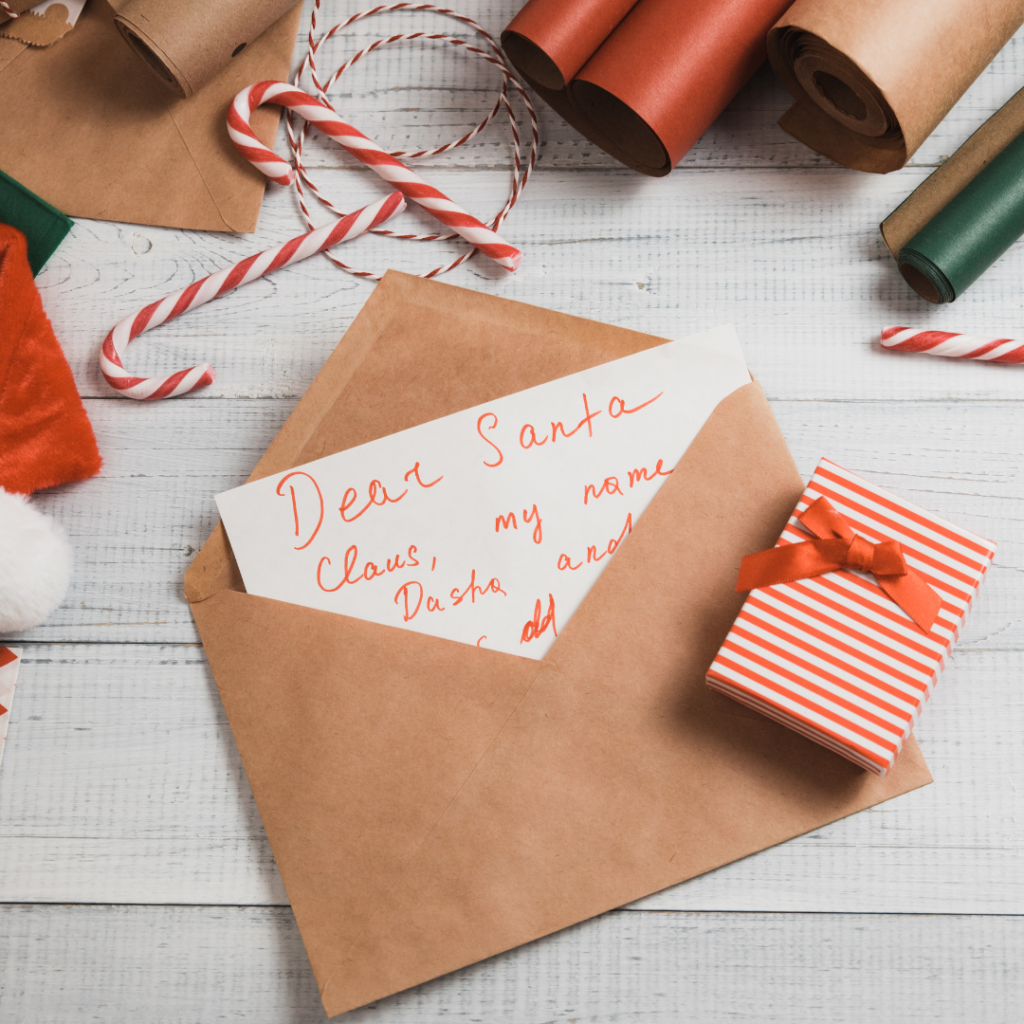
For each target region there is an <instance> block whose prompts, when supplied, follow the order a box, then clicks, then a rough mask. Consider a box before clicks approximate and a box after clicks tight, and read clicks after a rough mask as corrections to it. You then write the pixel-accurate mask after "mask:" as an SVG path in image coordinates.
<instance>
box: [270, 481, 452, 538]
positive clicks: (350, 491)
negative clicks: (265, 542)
mask: <svg viewBox="0 0 1024 1024" xmlns="http://www.w3.org/2000/svg"><path fill="white" fill-rule="evenodd" d="M409 477H413V478H414V481H415V483H417V484H418V485H419V486H420V487H423V488H427V487H433V486H434V485H435V484H439V483H440V482H441V481H442V480H443V479H444V477H443V476H439V477H438V478H437V479H436V480H431V481H430V482H429V483H427V482H426V481H425V480H424V479H423V478H422V477H421V476H420V464H419V463H418V462H417V463H416V465H415V466H413V467H412V469H410V470H409V472H408V473H406V474H405V476H404V477H403V479H404V480H405V482H406V483H407V484H408V483H409V482H410V480H409ZM302 479H305V480H308V481H309V483H310V484H312V485H313V491H315V492H316V498H315V501H314V500H312V499H313V492H311V491H309V484H307V485H305V487H304V488H303V490H304V491H305V492H306V494H307V497H305V498H304V499H303V501H302V505H303V507H304V508H305V509H306V514H305V517H304V518H305V521H306V522H307V523H308V522H310V521H312V515H311V514H310V510H311V509H315V510H316V526H314V527H313V532H312V533H311V534H310V535H309V539H308V540H306V541H305V542H304V543H302V544H296V545H295V550H296V551H302V550H303V549H304V548H308V547H309V545H310V544H312V543H313V539H314V538H315V537H316V535H317V534H318V533H319V532H320V527H321V526H323V522H324V495H323V492H322V491H321V490H320V485H319V484H318V483H317V482H316V480H315V479H314V478H313V477H312V476H310V475H309V473H305V472H303V471H302V470H301V469H296V470H293V471H292V472H291V473H286V474H285V475H284V476H283V477H281V480H280V482H279V483H278V485H277V493H278V494H279V495H280V496H281V497H284V493H285V490H284V489H285V485H286V484H287V485H288V493H289V495H290V497H291V500H292V515H293V516H294V518H295V536H296V538H299V537H301V536H302V532H303V531H302V530H301V528H300V520H301V519H302V518H303V517H302V516H300V515H299V504H300V502H299V498H298V494H297V493H296V490H295V488H296V484H298V483H299V481H300V480H302ZM289 481H292V482H289ZM408 493H409V488H408V487H406V489H405V490H404V491H402V493H401V494H398V495H395V496H394V497H392V496H391V495H390V494H388V489H387V487H385V486H384V484H382V483H381V482H380V480H371V481H370V484H369V486H368V487H367V488H366V497H367V501H366V503H365V504H364V505H363V507H362V508H360V509H359V510H358V511H357V512H354V513H352V509H353V507H354V506H355V505H357V504H358V502H359V492H358V491H357V490H356V489H355V488H354V487H348V488H346V490H345V493H344V495H342V498H341V505H340V506H339V507H338V512H339V513H340V515H341V518H342V519H343V520H344V521H345V522H346V523H354V522H355V521H356V520H357V519H358V518H359V517H360V516H361V515H363V514H364V513H365V512H368V511H369V510H370V509H371V508H373V507H374V506H377V507H380V506H382V505H393V504H395V503H396V502H399V501H401V500H402V499H403V498H404V497H405V496H406V495H407V494H408ZM349 513H352V514H349Z"/></svg>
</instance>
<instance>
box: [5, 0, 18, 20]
mask: <svg viewBox="0 0 1024 1024" xmlns="http://www.w3.org/2000/svg"><path fill="white" fill-rule="evenodd" d="M0 8H2V9H3V10H4V11H5V12H6V13H7V16H8V17H9V18H20V17H21V15H20V14H15V13H14V11H12V10H11V9H10V7H9V6H8V5H7V0H0Z"/></svg>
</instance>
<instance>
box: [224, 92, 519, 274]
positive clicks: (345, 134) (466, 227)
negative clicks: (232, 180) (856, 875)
mask: <svg viewBox="0 0 1024 1024" xmlns="http://www.w3.org/2000/svg"><path fill="white" fill-rule="evenodd" d="M264 103H276V104H277V105H278V106H281V107H285V108H287V109H288V110H291V111H293V112H294V113H296V114H298V115H299V116H300V117H302V118H303V119H304V120H306V121H307V122H308V123H310V124H312V125H313V126H314V127H316V128H318V129H319V130H320V131H321V132H323V133H324V134H325V135H327V136H329V137H330V138H332V139H334V141H335V142H337V143H338V144H339V145H341V146H342V147H343V148H344V149H346V150H347V151H348V152H349V153H351V154H352V155H353V156H354V157H355V158H356V159H357V160H359V161H360V162H361V163H364V164H366V166H367V167H369V168H371V170H373V171H375V172H376V173H377V174H379V175H380V176H381V177H382V178H383V179H384V180H385V181H387V182H388V183H389V184H391V185H394V186H395V188H397V189H399V190H400V191H401V192H402V193H403V195H405V197H406V198H407V199H412V200H413V201H414V202H416V203H419V205H420V206H422V207H423V208H424V209H425V210H427V211H428V212H429V213H431V214H432V215H433V216H434V217H436V218H437V219H438V220H439V221H440V222H441V223H442V224H445V225H446V226H448V227H450V228H452V230H454V231H456V232H458V234H460V235H461V236H462V237H463V238H465V239H466V241H467V242H469V243H470V244H471V245H472V246H473V247H474V248H476V249H479V250H480V252H482V253H483V254H484V255H485V256H488V257H490V258H491V259H492V260H494V262H495V263H497V264H499V266H502V267H504V268H505V269H506V270H509V271H512V270H515V269H516V267H518V266H519V262H520V260H521V259H522V258H523V254H522V253H521V252H520V251H519V250H518V249H516V248H515V246H512V245H509V244H508V242H506V241H505V240H504V239H503V238H501V236H500V235H498V234H497V232H495V231H492V230H491V229H490V228H489V227H487V225H486V224H483V223H482V222H481V221H479V220H477V219H476V217H474V216H472V215H471V214H469V213H467V212H466V211H465V210H463V209H462V207H460V206H458V205H456V204H455V203H453V202H452V201H451V200H450V199H449V198H448V197H447V196H446V195H445V194H444V193H443V192H439V191H438V190H437V189H436V188H434V186H433V185H430V184H428V183H427V182H426V181H424V180H423V179H422V178H421V177H420V176H419V175H418V174H416V173H415V172H414V171H411V170H410V169H409V168H408V167H406V166H405V164H403V163H402V162H401V160H398V159H397V158H396V157H393V156H391V154H390V153H388V152H387V151H386V150H384V149H381V147H380V146H378V145H377V143H376V142H374V141H373V140H372V139H368V138H367V137H366V136H365V135H364V134H363V133H362V132H361V131H359V130H358V129H357V128H353V127H352V125H350V124H346V123H345V122H344V121H342V119H341V118H340V117H339V116H338V115H337V114H336V113H335V112H334V111H333V110H332V109H331V108H330V107H329V106H327V105H326V104H324V103H321V102H320V100H318V99H316V98H315V97H313V96H310V95H309V93H307V92H303V91H302V90H301V89H296V88H295V87H294V86H292V85H289V84H288V83H287V82H257V83H256V84H255V85H250V86H249V87H248V88H247V89H243V90H242V91H241V92H240V93H239V94H238V95H237V96H236V97H235V99H234V102H233V103H232V104H231V107H230V109H229V110H228V134H229V135H230V136H231V141H232V142H234V144H235V146H236V147H237V148H238V151H239V152H240V153H241V154H242V156H244V157H245V158H246V160H248V161H249V162H250V163H251V164H252V165H253V166H254V167H256V168H257V169H258V170H260V171H261V172H262V173H263V174H265V175H266V176H267V177H268V178H270V180H271V181H275V182H277V183H278V184H279V185H290V184H291V183H292V182H293V181H294V180H295V171H294V169H293V168H292V166H291V164H289V163H288V161H287V160H284V159H283V158H282V157H279V156H278V155H277V154H276V153H275V152H274V151H273V150H271V149H268V148H267V147H266V146H264V145H263V143H262V142H260V140H259V139H258V138H256V135H255V134H254V133H253V130H252V128H251V127H250V126H249V119H250V118H251V117H252V112H253V111H254V110H255V109H256V108H257V107H259V106H261V105H262V104H264Z"/></svg>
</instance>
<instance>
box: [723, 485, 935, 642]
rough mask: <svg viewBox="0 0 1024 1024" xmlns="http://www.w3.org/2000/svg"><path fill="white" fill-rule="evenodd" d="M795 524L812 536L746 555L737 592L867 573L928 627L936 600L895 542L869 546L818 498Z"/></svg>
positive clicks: (913, 616) (883, 541)
mask: <svg viewBox="0 0 1024 1024" xmlns="http://www.w3.org/2000/svg"><path fill="white" fill-rule="evenodd" d="M799 522H800V525H801V526H803V527H804V529H806V530H807V531H808V533H811V534H813V535H814V537H815V538H816V539H815V540H808V541H800V542H798V543H796V544H784V545H782V546H781V547H776V548H768V549H767V550H766V551H758V552H755V553H754V554H752V555H746V556H745V557H744V559H743V561H742V563H741V564H740V574H739V579H738V580H737V581H736V591H737V593H742V592H744V591H747V590H757V589H758V588H759V587H771V586H775V585H777V584H781V583H793V582H795V581H796V580H804V579H811V578H812V577H815V576H823V575H825V574H826V573H829V572H835V571H836V570H838V569H855V570H858V571H860V572H867V573H871V574H872V575H873V576H874V577H875V582H876V583H877V584H878V586H879V587H880V588H881V590H882V592H883V593H884V594H885V595H886V596H887V597H889V599H890V600H892V601H894V602H895V603H896V604H897V605H899V607H900V608H902V609H903V611H905V612H906V613H907V615H909V616H910V618H911V619H913V621H914V622H915V623H916V624H917V626H918V627H919V628H920V629H922V630H923V631H924V632H925V633H927V632H928V631H929V630H930V629H931V628H932V626H933V625H934V624H935V620H936V619H937V618H938V615H939V609H940V608H941V607H942V599H941V598H940V597H939V595H938V594H937V593H936V592H935V591H934V590H933V589H932V588H931V587H930V586H929V585H928V583H926V582H925V580H924V579H923V578H922V577H921V576H920V575H919V574H918V573H916V572H915V571H914V570H913V569H912V568H910V566H909V565H907V560H906V558H905V557H904V555H903V546H902V545H901V544H900V542H899V541H896V540H881V541H879V542H878V543H877V544H873V543H872V542H871V541H869V540H868V539H867V538H866V537H862V536H861V535H860V534H859V533H857V532H856V531H855V530H854V529H853V527H852V526H851V525H850V523H849V522H848V521H847V520H846V519H845V518H844V517H843V516H842V515H841V514H840V513H839V512H837V511H836V510H835V509H834V508H833V507H832V504H831V503H830V502H829V500H828V499H827V498H824V497H822V498H818V499H817V501H814V502H812V503H811V504H810V505H809V506H808V507H807V508H806V509H805V510H804V511H803V513H802V514H801V515H800V517H799Z"/></svg>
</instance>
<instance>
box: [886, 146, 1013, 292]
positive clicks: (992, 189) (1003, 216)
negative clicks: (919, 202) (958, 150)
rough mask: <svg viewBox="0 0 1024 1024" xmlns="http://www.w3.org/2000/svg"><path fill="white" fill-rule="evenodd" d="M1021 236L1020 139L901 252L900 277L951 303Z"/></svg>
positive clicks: (915, 287)
mask: <svg viewBox="0 0 1024 1024" xmlns="http://www.w3.org/2000/svg"><path fill="white" fill-rule="evenodd" d="M1021 235H1024V134H1021V135H1018V136H1017V138H1015V139H1014V140H1013V142H1011V143H1010V144H1009V145H1008V146H1007V147H1006V149H1004V150H1003V151H1002V152H1001V153H1000V154H999V155H998V156H997V157H996V158H995V159H994V160H993V161H992V162H991V163H990V164H989V165H988V166H987V167H985V168H984V169H983V170H982V171H981V172H980V173H979V174H978V175H977V177H976V178H974V180H973V181H970V182H968V183H967V184H966V185H965V186H964V187H963V188H962V189H961V190H960V192H958V193H957V194H956V195H955V196H954V197H953V198H952V199H951V200H950V201H949V202H948V203H947V204H946V205H945V206H944V207H943V208H942V209H941V210H940V211H939V212H938V213H937V214H935V216H934V217H933V218H932V219H931V220H930V221H929V222H928V223H927V224H926V225H925V226H924V227H923V228H921V230H920V231H918V233H917V234H916V235H914V237H913V238H911V239H910V241H909V242H907V244H906V245H905V246H903V248H902V249H900V254H899V257H898V263H899V268H900V273H901V274H903V276H904V277H905V278H906V279H907V281H908V282H909V283H910V284H911V286H912V287H913V288H914V290H915V291H917V292H919V293H920V294H922V295H923V296H924V297H925V298H927V299H930V300H931V301H932V302H952V301H953V300H954V299H955V298H956V297H957V296H958V295H962V294H963V293H964V291H965V290H966V289H967V288H968V287H969V286H970V285H972V284H973V283H974V282H975V281H976V280H977V279H978V278H979V277H981V275H982V274H983V273H984V272H985V271H986V270H988V268H989V267H990V266H992V264H993V263H995V261H996V260H997V259H999V257H1000V256H1002V255H1003V253H1004V252H1006V250H1007V249H1009V248H1010V246H1011V245H1013V243H1014V242H1016V241H1017V239H1018V238H1020V237H1021Z"/></svg>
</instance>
